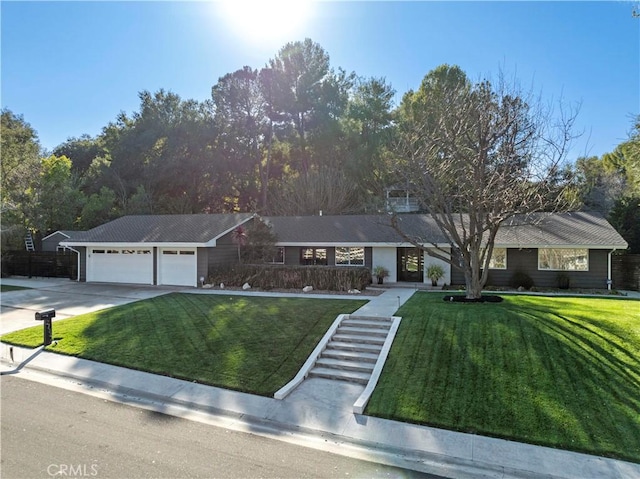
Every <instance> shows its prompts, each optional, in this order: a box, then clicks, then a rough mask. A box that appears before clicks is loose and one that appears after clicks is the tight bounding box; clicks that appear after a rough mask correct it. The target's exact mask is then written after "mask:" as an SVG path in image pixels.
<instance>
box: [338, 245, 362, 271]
mask: <svg viewBox="0 0 640 479" xmlns="http://www.w3.org/2000/svg"><path fill="white" fill-rule="evenodd" d="M336 265H337V266H364V248H345V247H341V246H338V247H336Z"/></svg>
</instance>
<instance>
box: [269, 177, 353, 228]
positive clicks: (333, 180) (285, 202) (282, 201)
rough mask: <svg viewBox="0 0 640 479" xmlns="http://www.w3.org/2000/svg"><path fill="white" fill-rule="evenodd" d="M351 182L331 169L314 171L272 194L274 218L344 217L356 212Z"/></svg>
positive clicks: (296, 178) (283, 184)
mask: <svg viewBox="0 0 640 479" xmlns="http://www.w3.org/2000/svg"><path fill="white" fill-rule="evenodd" d="M355 196H356V192H355V190H354V187H353V183H352V182H350V181H349V179H348V178H346V177H345V175H344V174H343V173H342V172H340V171H338V170H335V169H332V168H321V169H313V170H311V171H308V172H307V174H300V175H298V176H296V177H293V178H291V179H289V180H288V181H286V182H284V183H282V184H281V185H280V188H279V189H278V191H274V194H273V199H272V209H273V214H275V215H284V216H292V215H316V214H318V213H319V212H320V211H322V212H323V213H325V214H334V215H335V214H344V213H348V212H352V211H356V210H357V205H358V202H357V198H355Z"/></svg>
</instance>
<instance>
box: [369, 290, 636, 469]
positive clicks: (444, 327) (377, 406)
mask: <svg viewBox="0 0 640 479" xmlns="http://www.w3.org/2000/svg"><path fill="white" fill-rule="evenodd" d="M504 299H505V300H504V302H502V303H497V304H496V303H485V304H462V303H445V302H444V301H442V295H441V294H433V293H416V294H415V295H414V296H413V297H412V298H411V299H410V300H409V301H408V302H407V303H406V304H405V305H404V306H403V307H402V308H401V309H400V310H399V311H398V313H397V315H399V316H402V318H403V319H402V323H401V325H400V329H399V331H398V334H397V336H396V339H395V341H394V344H393V347H392V349H391V352H390V355H389V358H388V360H387V363H386V365H385V367H384V371H383V373H382V376H381V378H380V382H379V383H378V386H377V387H376V390H375V392H374V394H373V396H372V398H371V401H370V402H369V405H368V407H367V410H366V413H367V414H370V415H374V416H380V417H386V418H390V419H395V420H399V421H405V422H413V423H419V424H427V425H432V426H436V427H441V428H446V429H452V430H456V431H464V432H471V433H477V434H482V435H488V436H495V437H502V438H508V439H512V440H516V441H522V442H529V443H534V444H541V445H546V446H551V447H558V448H562V449H570V450H575V451H581V452H587V453H592V454H597V455H602V456H611V457H616V458H621V459H627V460H631V461H635V462H640V302H639V301H632V300H623V299H609V298H606V299H605V298H603V299H600V298H593V299H592V298H575V297H573V298H568V297H566V298H561V297H554V298H551V297H537V296H517V295H513V296H508V295H505V296H504Z"/></svg>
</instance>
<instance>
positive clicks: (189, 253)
mask: <svg viewBox="0 0 640 479" xmlns="http://www.w3.org/2000/svg"><path fill="white" fill-rule="evenodd" d="M180 254H186V255H190V256H193V255H194V254H196V252H195V251H180Z"/></svg>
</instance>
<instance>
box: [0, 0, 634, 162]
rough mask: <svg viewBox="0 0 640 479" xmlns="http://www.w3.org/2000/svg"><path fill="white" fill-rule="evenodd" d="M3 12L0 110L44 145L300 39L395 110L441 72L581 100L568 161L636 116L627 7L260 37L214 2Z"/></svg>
mask: <svg viewBox="0 0 640 479" xmlns="http://www.w3.org/2000/svg"><path fill="white" fill-rule="evenodd" d="M236 1H238V0H236ZM636 4H637V3H636ZM0 5H1V6H0V8H1V35H2V37H1V54H2V57H1V62H2V64H1V66H2V77H1V81H2V85H1V97H2V107H6V108H9V109H11V110H12V111H13V112H14V113H17V114H22V115H24V118H25V120H26V121H27V122H29V123H30V124H31V126H32V127H33V128H35V129H36V130H37V132H38V136H39V138H40V142H41V144H42V145H43V146H44V147H45V148H48V149H53V148H54V147H55V146H57V145H58V144H60V143H62V142H64V141H65V140H66V139H67V138H69V137H74V136H80V135H82V134H83V133H88V134H90V135H92V136H94V135H96V134H98V133H100V131H101V129H102V128H103V127H104V126H106V125H107V123H109V122H110V121H113V120H114V119H115V118H116V116H117V115H118V113H119V112H120V111H125V112H127V113H132V112H134V111H137V109H138V107H139V99H138V92H140V91H142V90H149V91H151V92H154V91H156V90H158V89H160V88H164V89H165V90H170V91H173V92H175V93H177V94H179V95H180V96H181V97H182V98H185V99H187V98H193V99H196V100H205V99H209V98H210V95H211V87H212V86H213V85H214V84H215V83H216V81H217V80H218V78H219V77H221V76H223V75H225V74H226V73H230V72H232V71H235V70H236V69H238V68H241V67H242V66H244V65H249V66H251V67H253V68H260V67H262V66H264V65H265V64H266V63H267V61H268V60H269V59H270V58H272V57H274V56H275V55H276V54H277V52H278V50H279V48H280V47H282V46H283V45H284V44H285V43H286V42H287V41H294V40H302V39H304V38H306V37H308V38H311V39H312V40H314V41H316V42H318V43H319V44H320V45H321V46H322V47H323V48H324V49H325V50H326V51H327V53H328V54H329V55H330V57H331V65H332V67H334V68H336V69H337V68H338V67H341V68H343V69H345V70H347V71H349V72H350V71H354V72H355V73H356V74H358V75H360V76H363V77H371V76H374V77H385V78H386V79H387V81H388V82H390V83H391V84H392V85H393V87H394V88H395V90H396V91H397V93H398V95H397V98H398V101H399V100H400V98H401V96H402V94H403V93H405V92H406V91H407V90H409V89H416V88H418V86H419V85H420V82H421V80H422V78H423V77H424V75H426V74H427V73H428V72H429V71H430V70H432V69H433V68H435V67H437V66H438V65H440V64H442V63H448V64H457V65H459V66H460V67H461V68H462V69H463V70H464V71H465V72H466V73H467V74H468V76H469V77H470V78H471V79H472V80H476V79H479V78H481V77H485V76H489V77H493V78H496V76H497V74H498V72H499V70H500V69H502V70H504V71H505V72H506V73H507V74H508V75H509V76H513V75H514V74H515V76H516V77H517V78H518V79H519V81H520V83H521V85H522V87H523V88H525V89H529V88H533V90H534V91H535V92H541V94H542V96H543V98H544V99H545V100H549V101H557V100H558V99H559V98H560V97H562V98H563V100H564V102H565V103H567V104H576V103H580V104H581V110H580V114H579V116H578V122H577V128H576V130H577V131H582V130H584V134H583V136H582V137H581V138H579V139H578V140H577V141H576V142H575V144H574V147H573V149H572V151H571V155H570V159H575V158H576V157H578V156H582V155H585V154H589V155H601V154H603V153H606V152H609V151H612V150H613V149H614V148H615V146H616V145H617V144H619V143H620V142H621V141H623V140H625V139H626V138H627V135H628V133H629V131H630V128H631V126H632V117H633V116H634V115H638V114H639V113H640V18H634V17H633V16H632V11H633V7H634V2H624V1H609V2H524V1H522V2H520V1H518V2H506V1H503V2H485V1H475V2H431V1H425V2H365V1H353V2H337V1H335V2H333V1H325V2H320V3H314V4H311V6H310V8H309V11H307V13H306V17H305V18H304V19H302V20H299V19H294V18H291V19H286V20H285V19H284V18H281V19H280V20H282V21H284V22H285V24H282V25H275V26H274V27H273V28H268V29H263V27H264V24H265V21H262V22H261V24H252V23H251V21H250V20H249V19H247V18H245V19H244V21H243V22H241V23H240V24H237V23H234V19H233V18H232V17H231V16H230V14H229V13H228V12H227V11H226V10H225V9H224V5H223V4H222V3H220V2H217V3H216V2H150V1H149V2H13V1H2V2H1V4H0ZM243 9H244V11H245V12H246V13H247V14H248V12H250V11H253V10H252V7H251V6H250V5H244V7H243ZM273 10H274V11H275V10H276V9H275V7H274V8H273ZM265 15H266V14H265V13H262V14H261V18H260V20H262V18H265V19H266V17H265ZM276 21H278V19H273V20H271V21H270V22H269V24H271V23H272V22H276ZM242 25H244V27H245V28H244V29H243V27H242Z"/></svg>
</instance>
